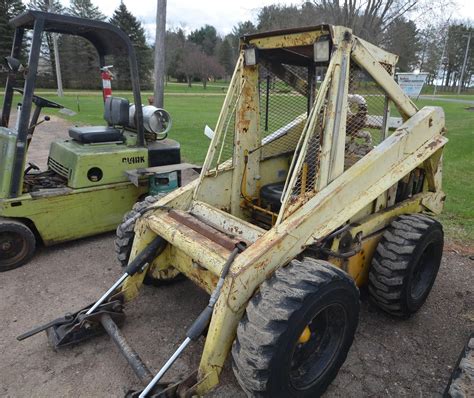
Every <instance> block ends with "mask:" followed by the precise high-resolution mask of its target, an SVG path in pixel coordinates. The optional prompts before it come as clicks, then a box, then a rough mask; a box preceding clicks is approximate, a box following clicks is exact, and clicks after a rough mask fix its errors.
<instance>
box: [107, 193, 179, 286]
mask: <svg viewBox="0 0 474 398" xmlns="http://www.w3.org/2000/svg"><path fill="white" fill-rule="evenodd" d="M165 195H166V194H159V195H155V196H147V197H146V198H145V199H144V200H143V201H141V202H137V203H135V205H134V206H133V208H132V210H130V211H129V212H128V213H126V214H125V216H124V217H123V220H122V223H121V224H120V225H119V226H118V227H117V231H116V238H115V241H114V245H115V253H116V254H117V259H118V261H119V263H120V265H121V266H122V267H126V266H127V265H128V260H129V258H130V252H131V250H132V244H133V239H134V238H135V231H134V229H135V223H136V221H137V220H138V218H140V216H141V215H142V214H143V213H144V212H145V211H146V209H147V208H148V207H150V206H151V205H153V204H154V203H155V202H157V201H158V200H160V199H161V198H162V197H163V196H165ZM180 276H181V275H180V273H179V272H178V271H177V270H176V269H175V268H168V269H166V270H163V271H160V273H159V276H158V277H156V276H155V277H151V276H148V275H147V276H146V277H145V279H144V281H143V283H145V284H146V285H156V286H158V285H161V284H167V283H171V282H175V281H177V280H180V279H181V278H180Z"/></svg>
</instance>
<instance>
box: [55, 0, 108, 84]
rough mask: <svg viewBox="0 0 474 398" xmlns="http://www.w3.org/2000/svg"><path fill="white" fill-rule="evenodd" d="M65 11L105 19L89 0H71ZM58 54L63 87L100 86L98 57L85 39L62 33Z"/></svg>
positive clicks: (82, 16)
mask: <svg viewBox="0 0 474 398" xmlns="http://www.w3.org/2000/svg"><path fill="white" fill-rule="evenodd" d="M66 13H67V14H69V15H73V16H76V17H81V18H88V19H98V20H102V21H103V20H105V16H104V15H103V14H102V13H101V12H100V10H99V9H98V8H97V7H96V6H94V5H93V4H92V2H91V1H90V0H71V3H70V6H69V8H67V9H66ZM59 55H60V57H61V60H62V65H61V66H62V72H63V83H64V86H65V87H69V88H80V89H95V88H98V87H100V73H99V57H98V54H97V51H96V49H95V48H94V46H93V45H92V44H90V43H89V42H88V41H87V40H85V39H83V38H81V37H76V36H71V35H62V36H61V37H60V38H59Z"/></svg>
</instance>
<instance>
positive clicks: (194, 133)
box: [1, 84, 474, 241]
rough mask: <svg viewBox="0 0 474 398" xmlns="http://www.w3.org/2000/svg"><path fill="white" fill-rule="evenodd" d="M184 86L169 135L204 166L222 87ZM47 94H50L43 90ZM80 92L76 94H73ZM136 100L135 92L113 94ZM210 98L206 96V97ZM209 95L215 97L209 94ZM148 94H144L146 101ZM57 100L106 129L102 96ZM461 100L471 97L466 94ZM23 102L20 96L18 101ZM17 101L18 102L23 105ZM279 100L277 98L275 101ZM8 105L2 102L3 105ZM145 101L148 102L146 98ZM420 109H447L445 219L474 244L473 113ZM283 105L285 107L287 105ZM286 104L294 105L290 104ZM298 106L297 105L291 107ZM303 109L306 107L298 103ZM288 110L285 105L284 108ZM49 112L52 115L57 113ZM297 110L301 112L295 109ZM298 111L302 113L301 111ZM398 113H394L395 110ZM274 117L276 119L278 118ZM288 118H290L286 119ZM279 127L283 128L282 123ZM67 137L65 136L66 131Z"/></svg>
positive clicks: (451, 106) (174, 99) (458, 107)
mask: <svg viewBox="0 0 474 398" xmlns="http://www.w3.org/2000/svg"><path fill="white" fill-rule="evenodd" d="M183 86H184V85H182V84H181V85H180V84H170V85H168V87H167V90H166V93H165V108H166V109H167V110H168V112H170V114H171V116H172V118H173V128H172V131H171V133H170V137H171V138H173V139H176V140H177V141H179V142H180V143H181V147H182V156H183V158H184V160H186V161H189V162H193V163H202V162H203V160H204V157H205V154H206V151H207V148H208V145H209V140H208V139H207V138H206V137H205V136H204V134H203V130H204V126H205V125H206V124H208V125H209V126H210V127H211V128H214V126H215V124H216V121H217V117H218V114H219V110H220V108H221V105H222V102H223V100H224V96H223V95H219V94H220V91H219V90H220V87H219V86H220V84H217V85H216V86H218V87H214V88H217V89H218V91H217V92H216V91H211V90H210V89H211V87H208V89H207V90H203V89H202V86H201V85H193V87H192V88H191V89H190V90H189V91H186V90H187V87H183ZM38 91H41V92H44V91H45V90H38ZM74 93H76V92H74ZM114 94H115V95H121V96H124V97H127V98H129V99H130V100H131V95H130V93H125V92H117V91H114ZM206 94H207V95H206ZM209 94H210V95H209ZM147 95H149V93H146V92H145V93H143V98H144V99H145V98H146V96H147ZM45 96H46V97H49V98H50V99H52V100H56V101H58V102H59V103H61V104H63V105H65V106H66V107H68V108H70V109H72V110H74V111H77V110H78V109H77V100H79V107H80V112H78V113H77V115H75V116H72V117H68V116H64V115H61V117H63V118H65V119H67V120H70V121H71V124H90V125H103V124H104V121H103V117H102V114H103V104H102V96H101V93H100V92H90V91H89V92H81V93H80V94H78V95H76V94H66V95H65V96H64V97H62V98H58V97H56V96H55V95H52V94H51V95H45ZM281 97H282V99H281V100H279V101H282V100H283V97H285V102H286V101H288V102H295V101H299V98H294V97H289V96H284V95H282V96H281ZM461 97H462V98H469V97H471V96H467V95H463V96H461ZM18 99H19V98H18ZM18 99H15V103H16V102H17V101H18ZM275 101H276V99H275ZM1 102H3V101H1ZM144 102H145V100H144ZM417 104H418V106H420V107H422V106H425V105H428V106H434V105H437V106H442V107H443V108H444V110H445V113H446V125H447V130H448V133H447V137H448V138H449V140H450V141H449V143H448V145H447V147H446V150H445V157H444V173H443V179H444V180H443V189H444V190H445V192H446V193H447V195H448V196H447V200H446V206H445V211H444V213H443V215H442V220H443V223H444V225H445V228H446V230H447V234H448V236H450V237H451V238H452V239H455V240H463V241H466V240H469V241H473V240H474V183H473V181H474V112H472V111H468V110H466V109H465V108H466V107H467V106H466V104H456V103H449V102H442V101H439V102H437V101H432V100H425V101H423V100H419V101H418V102H417ZM278 105H280V110H281V106H282V105H284V103H283V101H282V102H280V103H279V104H278ZM286 105H290V104H289V103H287V104H286ZM291 105H292V107H293V105H296V104H293V103H292V104H291ZM298 105H299V106H296V108H298V109H299V108H300V107H301V106H302V104H300V103H299V102H298ZM284 108H285V107H284V106H283V109H284ZM50 111H51V110H48V114H55V113H57V112H56V111H52V112H50ZM295 111H296V110H295ZM297 113H298V112H297ZM394 113H395V112H394ZM272 114H273V111H272V110H271V112H270V119H271V120H270V127H272V126H273V124H274V123H273V122H274V121H275V120H276V119H277V118H279V119H280V121H282V122H283V119H282V117H283V115H281V112H280V115H277V114H273V116H272ZM274 118H275V119H274ZM284 119H285V120H286V118H284ZM277 127H281V124H280V125H279V126H277ZM64 136H65V137H66V132H64Z"/></svg>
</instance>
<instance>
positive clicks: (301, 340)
mask: <svg viewBox="0 0 474 398" xmlns="http://www.w3.org/2000/svg"><path fill="white" fill-rule="evenodd" d="M310 338H311V330H310V328H309V326H305V328H304V329H303V332H302V333H301V335H300V337H299V339H298V343H300V344H304V343H307V342H308V341H309V339H310Z"/></svg>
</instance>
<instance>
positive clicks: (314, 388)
mask: <svg viewBox="0 0 474 398" xmlns="http://www.w3.org/2000/svg"><path fill="white" fill-rule="evenodd" d="M358 320H359V291H358V289H357V287H356V286H355V284H354V281H353V280H352V279H351V278H350V277H349V276H348V275H347V274H346V273H345V272H343V271H341V270H340V269H338V268H336V267H334V266H332V265H331V264H329V263H328V262H326V261H322V260H315V259H311V258H304V259H303V261H301V262H300V261H297V260H293V261H292V262H291V263H290V265H289V266H287V267H284V268H281V269H279V270H277V271H276V273H275V274H274V275H273V276H272V277H271V278H270V279H269V280H267V281H265V282H264V283H262V285H261V286H260V290H259V292H257V293H256V294H255V296H254V297H253V298H252V299H251V300H250V301H249V303H248V305H247V309H246V313H245V315H244V317H243V318H242V320H241V321H240V323H239V326H238V328H237V337H236V339H235V341H234V345H233V347H232V357H233V369H234V373H235V376H236V378H237V380H238V382H239V384H240V386H241V387H242V388H243V389H244V391H245V392H246V393H247V394H248V395H249V396H258V397H318V396H320V395H321V394H322V393H323V392H324V391H325V390H326V388H327V387H328V386H329V384H330V383H331V382H332V380H333V379H334V378H335V377H336V375H337V372H338V371H339V368H340V367H341V366H342V364H343V363H344V361H345V359H346V356H347V353H348V352H349V349H350V347H351V345H352V342H353V340H354V333H355V331H356V328H357V324H358ZM306 327H309V328H310V329H309V331H311V332H312V333H311V334H310V337H309V340H308V341H306V342H305V343H301V342H299V339H300V336H302V333H303V331H304V330H306V329H305V328H306ZM316 329H317V330H316Z"/></svg>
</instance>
